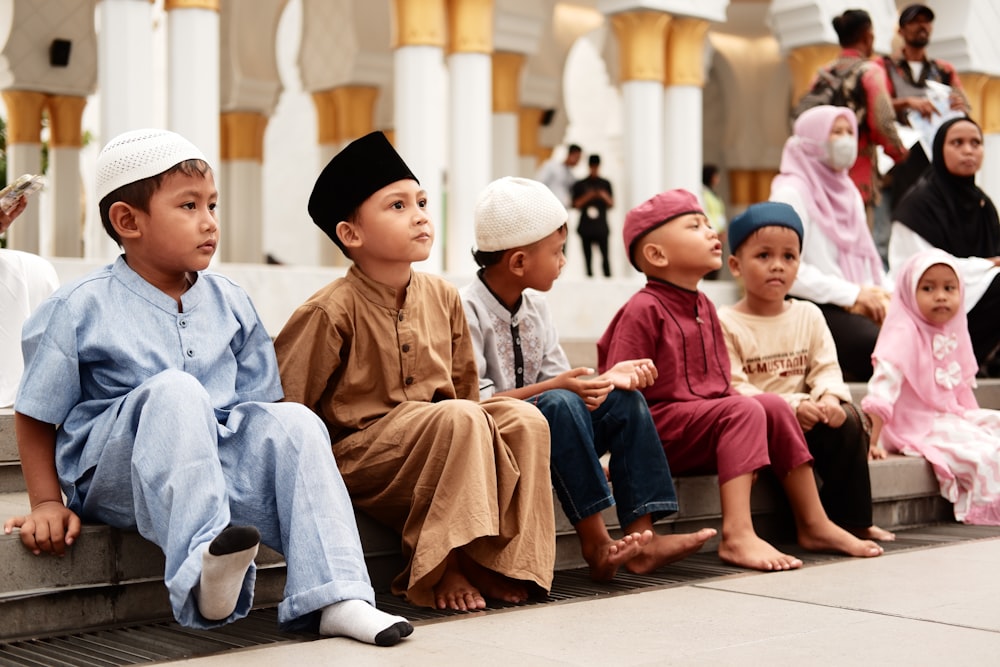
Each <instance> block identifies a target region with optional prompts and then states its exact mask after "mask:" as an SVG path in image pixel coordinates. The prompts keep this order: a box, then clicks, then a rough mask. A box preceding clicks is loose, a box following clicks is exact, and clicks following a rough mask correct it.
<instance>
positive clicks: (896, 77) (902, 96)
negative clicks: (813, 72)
mask: <svg viewBox="0 0 1000 667" xmlns="http://www.w3.org/2000/svg"><path fill="white" fill-rule="evenodd" d="M933 22H934V12H933V10H931V8H930V7H928V6H927V5H909V6H908V7H906V8H904V9H903V11H901V12H900V13H899V36H900V38H902V40H903V48H902V52H901V53H900V54H899V55H893V56H884V57H883V58H882V59H881V62H882V65H883V66H884V67H885V70H886V73H887V74H888V84H889V95H890V96H891V97H892V106H893V109H894V110H895V112H896V116H897V118H898V120H899V122H900V123H903V124H908V123H909V121H908V120H907V112H908V111H909V110H911V109H912V110H913V111H916V112H918V113H919V114H920V115H921V116H923V117H924V118H927V119H929V120H930V119H932V117H933V116H934V115H935V114H936V113H938V112H937V110H936V109H935V107H934V104H933V103H932V102H931V100H930V99H928V86H927V82H928V81H935V82H937V83H941V84H944V85H946V86H950V87H951V94H950V100H949V101H950V105H951V109H953V110H954V111H960V112H963V113H965V114H968V113H969V112H970V110H971V109H970V107H969V100H968V98H966V96H965V90H964V89H963V88H962V81H961V79H959V76H958V72H956V71H955V67H954V66H953V65H952V64H951V63H949V62H946V61H944V60H938V59H933V58H929V57H928V56H927V45H928V44H929V43H930V39H931V32H932V30H933ZM938 120H943V119H942V118H941V117H940V115H939V116H938ZM929 164H930V162H929V161H928V156H927V155H926V154H925V153H924V151H923V149H922V148H920V146H919V144H918V145H917V146H914V147H913V150H912V151H911V153H910V155H909V157H907V159H906V160H905V161H903V162H900V163H898V164H897V165H896V166H895V167H894V168H893V169H892V170H891V171H890V172H889V173H888V174H887V177H886V179H885V182H884V183H883V188H882V202H881V203H880V205H879V207H878V209H877V210H876V213H875V245H876V246H877V247H878V251H879V254H880V255H881V256H882V260H883V263H886V258H887V256H888V250H889V234H890V229H891V222H892V211H893V209H894V208H895V206H896V204H898V203H899V202H900V201H902V199H903V195H905V194H906V192H907V191H908V190H909V189H910V187H912V186H913V184H914V183H916V181H917V179H918V178H920V175H921V174H922V173H923V171H924V169H926V168H927V166H928V165H929Z"/></svg>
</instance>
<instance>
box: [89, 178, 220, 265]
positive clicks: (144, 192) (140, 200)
mask: <svg viewBox="0 0 1000 667" xmlns="http://www.w3.org/2000/svg"><path fill="white" fill-rule="evenodd" d="M177 173H181V174H184V175H185V176H207V175H208V174H210V173H212V168H211V167H209V166H208V163H207V162H205V161H204V160H184V161H183V162H179V163H177V164H175V165H174V166H173V167H171V168H170V169H167V170H166V171H164V172H161V173H159V174H157V175H156V176H150V177H149V178H141V179H139V180H138V181H135V182H134V183H129V184H128V185H123V186H121V187H120V188H118V189H117V190H113V191H112V192H110V193H109V194H108V195H107V196H106V197H105V198H104V199H102V200H101V203H100V209H101V224H102V225H104V231H105V232H107V233H108V236H110V237H111V239H112V240H113V241H114V242H115V243H117V244H118V247H121V245H122V239H121V237H120V236H118V232H116V231H115V228H114V225H112V224H111V207H112V206H113V205H114V204H115V203H117V202H125V203H126V204H128V205H129V206H134V207H136V208H138V209H140V210H141V211H143V212H144V213H149V200H150V199H152V198H153V194H154V193H155V192H156V191H157V190H159V189H160V184H161V183H163V179H164V178H165V177H167V176H169V175H170V174H177Z"/></svg>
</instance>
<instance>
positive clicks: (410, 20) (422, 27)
mask: <svg viewBox="0 0 1000 667" xmlns="http://www.w3.org/2000/svg"><path fill="white" fill-rule="evenodd" d="M444 3H445V0H393V3H392V6H393V12H392V19H393V21H392V39H391V41H390V44H391V45H392V48H394V49H398V48H400V47H403V46H439V47H442V48H444V46H445V29H446V28H445V25H446V23H445V4H444Z"/></svg>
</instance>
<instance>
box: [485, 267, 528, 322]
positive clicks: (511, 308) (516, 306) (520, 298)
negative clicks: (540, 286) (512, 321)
mask: <svg viewBox="0 0 1000 667" xmlns="http://www.w3.org/2000/svg"><path fill="white" fill-rule="evenodd" d="M476 277H477V278H479V281H480V282H481V283H483V287H485V288H486V291H487V292H489V293H490V295H491V296H492V297H493V298H494V299H496V300H497V303H499V304H500V305H501V306H503V307H504V309H505V310H506V311H507V312H509V313H510V314H511V315H513V314H515V313H516V312H517V311H518V310H520V309H521V303H522V302H523V301H524V293H523V292H522V293H521V294H519V295H518V296H517V301H515V302H514V305H513V306H508V305H507V304H506V303H504V300H503V299H501V298H500V296H499V295H498V294H497V293H496V292H494V291H493V288H492V287H490V284H489V283H488V282H486V269H479V271H477V272H476Z"/></svg>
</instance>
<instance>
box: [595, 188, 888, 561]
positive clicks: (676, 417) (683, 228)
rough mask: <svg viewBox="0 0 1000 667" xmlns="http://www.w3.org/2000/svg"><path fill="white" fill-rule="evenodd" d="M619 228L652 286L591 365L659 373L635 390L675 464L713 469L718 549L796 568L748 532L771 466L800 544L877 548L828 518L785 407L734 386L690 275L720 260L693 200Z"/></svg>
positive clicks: (662, 197) (636, 212) (650, 204)
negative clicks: (645, 363)
mask: <svg viewBox="0 0 1000 667" xmlns="http://www.w3.org/2000/svg"><path fill="white" fill-rule="evenodd" d="M623 233H624V240H625V247H626V249H627V250H628V254H629V261H631V262H632V265H633V266H635V267H636V268H637V269H638V270H640V271H642V272H643V273H644V274H646V277H647V278H648V282H647V283H646V286H645V287H643V288H642V289H641V290H639V292H638V293H637V294H635V295H634V296H633V297H632V298H631V299H629V301H628V303H626V304H625V305H624V306H623V307H622V308H621V309H620V310H619V311H618V313H617V314H616V315H615V317H614V319H613V320H612V321H611V324H610V325H609V326H608V329H607V331H605V332H604V335H603V336H602V337H601V339H600V341H598V364H599V366H600V368H601V371H602V372H603V370H604V369H605V368H607V367H609V366H612V365H614V364H615V363H616V362H617V361H620V360H622V359H640V358H650V359H652V360H653V361H654V363H655V364H656V368H657V369H658V370H659V375H658V377H657V379H656V381H655V382H654V383H653V384H652V385H651V386H649V387H646V388H645V389H643V390H642V393H643V394H644V395H645V397H646V401H647V403H648V404H649V409H650V412H651V413H652V415H653V419H654V420H655V422H656V426H657V430H658V431H659V433H660V438H661V440H662V441H663V449H664V451H665V452H666V455H667V460H668V461H669V462H670V468H671V470H672V471H673V472H674V474H681V475H683V474H711V473H718V476H719V495H720V497H721V502H722V540H721V542H720V544H719V557H720V558H722V560H724V561H726V562H728V563H732V564H733V565H738V566H741V567H748V568H753V569H757V570H789V569H794V568H798V567H801V566H802V561H800V560H799V559H798V558H795V557H793V556H790V555H788V554H785V553H782V552H780V551H778V550H777V549H776V548H774V547H773V546H772V545H771V544H769V543H767V542H765V541H764V540H762V539H761V538H760V537H759V536H758V535H757V533H756V532H755V531H754V528H753V522H752V520H751V516H750V489H751V486H752V484H753V480H754V473H755V471H756V470H758V469H759V468H762V467H764V466H767V465H770V466H771V467H772V469H773V470H774V473H775V475H776V476H777V477H778V479H779V480H780V481H781V484H782V486H783V487H784V489H785V492H786V494H787V495H788V499H789V502H790V504H791V507H792V512H793V514H794V515H795V525H796V528H797V530H798V542H799V545H800V546H802V547H803V548H805V549H809V550H812V551H838V552H843V553H846V554H848V555H851V556H863V557H869V556H878V555H880V554H881V553H882V548H881V547H880V546H878V545H877V544H875V543H874V542H871V541H868V540H860V539H858V538H857V537H855V536H853V535H851V534H850V533H848V532H847V531H845V530H844V529H842V528H840V527H839V526H837V525H836V524H834V523H833V522H832V521H830V519H829V518H827V516H826V513H825V512H824V510H823V506H822V505H821V504H820V500H819V493H818V491H817V489H816V480H815V478H814V477H813V471H812V465H811V462H812V457H811V456H810V454H809V450H808V448H807V447H806V443H805V440H804V438H803V436H802V430H801V429H800V428H799V425H798V422H797V421H796V419H795V414H794V413H793V412H792V409H791V408H790V407H789V406H788V404H787V403H786V402H785V401H784V400H783V399H781V397H779V396H777V395H775V394H761V395H758V396H752V397H751V396H741V395H739V394H738V393H737V392H736V391H735V390H733V388H732V387H731V386H730V382H729V379H730V376H729V356H728V352H727V351H726V344H725V339H724V338H723V335H722V328H721V326H720V325H719V320H718V317H717V316H716V312H715V307H714V306H713V305H712V302H711V301H709V300H708V298H707V297H706V296H705V295H704V294H702V293H701V292H699V291H698V281H699V280H701V279H702V278H703V277H704V276H705V274H707V273H709V272H710V271H713V270H715V269H718V268H719V267H720V266H722V244H721V243H720V242H719V238H718V235H717V234H716V232H715V230H714V229H713V228H712V225H711V223H709V221H708V218H706V217H705V213H704V212H703V211H702V209H701V205H700V204H699V203H698V200H697V198H696V197H695V196H694V195H693V194H691V193H690V192H688V191H686V190H670V191H668V192H664V193H661V194H658V195H656V196H655V197H653V198H651V199H649V200H647V201H646V202H644V203H642V204H640V205H639V206H637V207H635V208H634V209H632V210H631V211H629V213H628V215H627V216H626V217H625V225H624V230H623Z"/></svg>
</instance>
